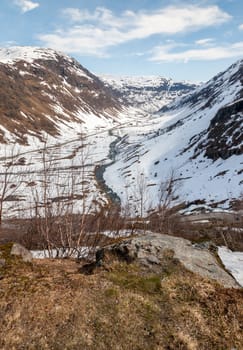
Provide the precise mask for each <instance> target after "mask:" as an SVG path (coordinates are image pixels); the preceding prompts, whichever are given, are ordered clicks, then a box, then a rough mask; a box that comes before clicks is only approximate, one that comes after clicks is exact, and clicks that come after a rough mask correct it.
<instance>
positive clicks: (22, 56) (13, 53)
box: [0, 46, 72, 64]
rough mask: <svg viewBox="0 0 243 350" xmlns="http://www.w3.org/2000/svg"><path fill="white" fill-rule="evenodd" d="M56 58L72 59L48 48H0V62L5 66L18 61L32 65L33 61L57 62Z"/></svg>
mask: <svg viewBox="0 0 243 350" xmlns="http://www.w3.org/2000/svg"><path fill="white" fill-rule="evenodd" d="M58 56H61V57H65V59H66V60H68V61H72V59H71V58H70V57H68V56H66V55H64V54H63V53H61V52H57V51H55V50H53V49H49V48H41V47H33V46H12V47H6V48H0V62H1V63H5V64H14V63H16V62H18V61H23V60H24V61H26V62H28V63H32V62H33V61H34V60H37V59H41V60H55V61H57V60H58Z"/></svg>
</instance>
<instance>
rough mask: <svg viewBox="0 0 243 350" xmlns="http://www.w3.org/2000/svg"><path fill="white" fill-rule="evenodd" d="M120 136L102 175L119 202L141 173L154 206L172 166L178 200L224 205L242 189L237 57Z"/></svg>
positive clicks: (242, 108)
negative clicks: (222, 68) (211, 77)
mask: <svg viewBox="0 0 243 350" xmlns="http://www.w3.org/2000/svg"><path fill="white" fill-rule="evenodd" d="M123 135H125V136H124V138H123V139H122V140H121V141H120V142H119V143H118V144H117V149H116V162H115V163H114V164H112V165H111V166H110V167H108V168H107V170H106V173H105V179H106V181H107V183H109V184H110V186H111V187H112V189H113V190H114V191H116V192H117V194H118V196H120V197H121V198H122V200H123V202H124V203H125V202H126V201H127V199H128V198H131V196H133V193H134V192H136V188H137V187H136V186H137V182H138V177H140V181H141V176H142V177H143V178H142V180H143V182H144V179H145V180H146V184H147V190H146V191H147V192H148V193H147V199H146V206H147V208H149V206H151V205H152V207H154V206H155V205H156V203H157V202H158V198H159V195H160V193H159V188H160V184H161V182H163V181H164V180H165V179H166V178H167V177H168V176H169V174H170V173H171V171H172V170H173V172H174V174H175V183H176V184H177V186H178V194H179V195H180V198H179V200H180V201H182V200H183V201H187V202H193V201H195V200H200V201H201V202H205V203H206V204H207V205H210V206H215V205H216V206H225V207H227V206H229V202H230V200H231V199H234V198H238V197H239V196H240V193H242V191H243V60H241V61H238V62H236V63H235V64H234V65H232V66H231V67H229V69H228V70H226V71H225V72H222V73H220V74H218V75H217V76H215V77H214V78H213V79H211V80H210V81H209V82H207V83H206V84H204V85H202V86H200V87H198V88H197V89H196V91H195V92H193V93H192V94H190V95H187V96H185V97H182V98H180V99H177V100H176V101H175V102H173V103H172V104H171V105H169V106H167V107H164V108H162V110H161V112H160V116H159V117H157V118H156V120H154V121H152V122H151V123H150V125H148V124H147V125H142V124H139V125H137V126H134V127H133V128H131V127H129V129H128V128H127V129H126V128H124V129H123ZM141 174H142V175H141ZM124 189H125V190H124ZM144 198H145V194H144Z"/></svg>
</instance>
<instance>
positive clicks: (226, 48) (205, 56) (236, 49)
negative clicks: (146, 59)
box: [150, 41, 243, 62]
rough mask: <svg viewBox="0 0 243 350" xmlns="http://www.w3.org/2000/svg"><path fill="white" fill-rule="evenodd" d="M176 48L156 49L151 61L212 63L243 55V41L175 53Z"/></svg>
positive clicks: (162, 47)
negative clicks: (212, 61)
mask: <svg viewBox="0 0 243 350" xmlns="http://www.w3.org/2000/svg"><path fill="white" fill-rule="evenodd" d="M176 47H177V46H176V44H172V45H165V46H160V47H155V48H154V50H153V51H152V57H151V58H150V60H151V61H158V62H181V61H183V62H188V61H211V60H219V59H223V58H233V57H240V56H242V55H243V41H240V42H237V43H233V44H228V45H221V46H214V47H206V48H201V49H189V50H184V51H180V52H178V51H176V52H175V51H174V49H176Z"/></svg>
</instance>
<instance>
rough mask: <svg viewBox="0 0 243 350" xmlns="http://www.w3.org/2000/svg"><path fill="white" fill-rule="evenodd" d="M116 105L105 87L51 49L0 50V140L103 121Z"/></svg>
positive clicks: (114, 117)
mask: <svg viewBox="0 0 243 350" xmlns="http://www.w3.org/2000/svg"><path fill="white" fill-rule="evenodd" d="M121 110H122V105H121V102H120V101H119V100H118V99H117V98H116V97H115V96H114V94H113V92H112V91H111V89H109V88H107V87H105V86H104V84H103V83H102V82H101V81H100V80H99V79H98V78H97V77H96V76H94V75H93V74H91V73H90V72H89V71H88V70H86V69H85V68H84V67H82V66H81V65H80V64H79V63H78V62H77V61H75V60H74V59H72V58H70V57H68V56H65V55H63V54H61V53H58V52H56V51H53V50H51V49H41V48H33V47H13V48H8V49H0V142H6V141H7V140H8V139H12V138H13V139H14V140H16V141H17V142H19V143H23V144H26V143H27V142H28V136H35V137H38V138H40V139H41V138H42V137H43V135H45V134H49V135H51V136H53V137H57V136H58V135H60V134H65V132H66V131H67V130H68V129H70V128H71V129H73V130H74V133H75V132H76V131H77V129H81V124H83V126H82V127H83V128H84V129H85V128H90V127H91V128H93V127H95V126H107V124H109V123H111V124H112V122H113V121H116V120H118V119H119V118H118V114H119V111H121Z"/></svg>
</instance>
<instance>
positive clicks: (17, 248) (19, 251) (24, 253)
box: [10, 243, 32, 262]
mask: <svg viewBox="0 0 243 350" xmlns="http://www.w3.org/2000/svg"><path fill="white" fill-rule="evenodd" d="M10 254H11V255H16V256H20V257H21V258H22V259H23V261H24V262H31V261H32V254H31V252H30V251H29V250H28V249H26V248H25V247H23V246H22V245H21V244H19V243H14V244H13V246H12V249H11V252H10Z"/></svg>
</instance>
